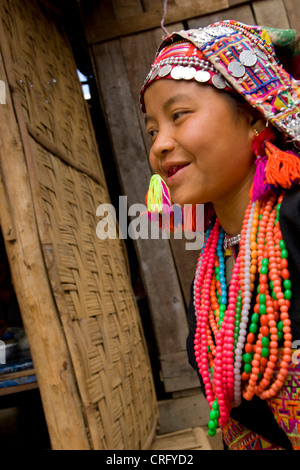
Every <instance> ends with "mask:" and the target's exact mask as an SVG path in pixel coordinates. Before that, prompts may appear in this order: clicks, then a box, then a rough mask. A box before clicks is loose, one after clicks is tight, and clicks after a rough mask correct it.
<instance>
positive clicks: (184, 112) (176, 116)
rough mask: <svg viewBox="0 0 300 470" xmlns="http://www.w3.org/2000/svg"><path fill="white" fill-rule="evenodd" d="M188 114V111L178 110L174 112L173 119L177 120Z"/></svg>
mask: <svg viewBox="0 0 300 470" xmlns="http://www.w3.org/2000/svg"><path fill="white" fill-rule="evenodd" d="M185 114H187V111H177V112H175V113H173V116H172V117H173V121H176V120H177V119H179V118H180V117H181V116H183V115H185Z"/></svg>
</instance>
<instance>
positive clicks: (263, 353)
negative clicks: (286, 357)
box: [261, 348, 269, 357]
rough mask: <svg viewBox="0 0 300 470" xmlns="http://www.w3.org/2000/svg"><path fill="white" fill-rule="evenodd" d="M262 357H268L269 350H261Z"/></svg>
mask: <svg viewBox="0 0 300 470" xmlns="http://www.w3.org/2000/svg"><path fill="white" fill-rule="evenodd" d="M261 355H262V357H268V355H269V348H262V350H261Z"/></svg>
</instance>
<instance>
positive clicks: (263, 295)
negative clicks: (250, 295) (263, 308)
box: [258, 294, 267, 304]
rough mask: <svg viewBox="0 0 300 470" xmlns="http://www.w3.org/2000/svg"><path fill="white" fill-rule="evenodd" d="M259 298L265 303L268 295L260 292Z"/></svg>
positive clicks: (261, 302) (260, 301)
mask: <svg viewBox="0 0 300 470" xmlns="http://www.w3.org/2000/svg"><path fill="white" fill-rule="evenodd" d="M258 300H259V303H260V304H265V303H266V300H267V298H266V295H265V294H260V296H259V298H258Z"/></svg>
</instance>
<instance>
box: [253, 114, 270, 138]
mask: <svg viewBox="0 0 300 470" xmlns="http://www.w3.org/2000/svg"><path fill="white" fill-rule="evenodd" d="M250 126H251V128H252V129H253V132H254V134H256V135H257V134H260V133H261V132H262V131H264V130H265V129H266V127H267V123H266V121H265V119H262V118H261V117H259V118H257V117H255V116H252V119H251V122H250Z"/></svg>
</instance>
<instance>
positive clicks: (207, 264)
mask: <svg viewBox="0 0 300 470" xmlns="http://www.w3.org/2000/svg"><path fill="white" fill-rule="evenodd" d="M282 198H283V195H281V196H280V197H279V198H278V199H277V197H276V196H275V195H274V196H271V197H270V198H269V199H267V200H264V201H261V202H259V201H256V202H252V201H251V202H250V203H249V205H248V208H247V210H246V213H245V217H244V221H243V228H242V231H241V239H240V249H239V253H238V256H237V258H236V262H235V265H234V268H233V272H232V276H231V281H230V284H229V287H228V288H227V286H226V281H225V262H224V254H223V243H224V235H225V234H224V231H223V229H222V228H221V227H220V223H219V221H218V219H216V220H215V222H214V224H213V225H212V226H211V227H210V228H209V230H208V232H207V235H206V239H205V243H204V245H203V248H202V250H201V253H200V255H199V260H198V263H197V268H196V275H195V281H194V307H195V312H196V317H197V326H196V333H195V339H194V349H195V358H196V362H197V364H198V368H199V372H200V374H201V377H202V380H203V383H204V387H205V393H206V398H207V401H208V403H209V406H210V408H211V411H210V420H209V423H208V428H209V430H208V433H209V435H211V436H213V435H215V433H216V429H217V426H218V424H219V425H220V426H221V427H223V426H224V425H225V424H226V423H227V421H228V419H229V415H230V411H231V408H232V407H236V406H239V404H240V403H241V400H242V397H244V398H245V399H246V400H251V399H252V397H253V396H254V395H258V396H259V397H260V398H262V399H267V398H271V397H272V396H274V395H276V394H277V393H278V391H279V390H280V389H281V387H282V386H283V385H284V382H285V379H286V376H287V370H288V364H289V362H290V360H291V355H292V350H291V347H292V335H291V328H290V320H289V314H288V311H289V306H290V299H291V295H292V294H291V282H290V279H289V271H288V252H287V249H286V246H285V242H284V240H283V238H282V234H281V230H280V225H279V211H280V205H281V201H282ZM256 284H258V286H257V293H256V297H255V306H254V310H253V311H252V310H251V301H252V297H253V296H254V293H255V288H256V287H255V286H256ZM279 347H283V352H284V354H283V358H282V359H281V362H280V367H279V372H278V374H277V375H276V376H275V373H273V370H274V367H275V364H276V362H277V357H278V348H279Z"/></svg>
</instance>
